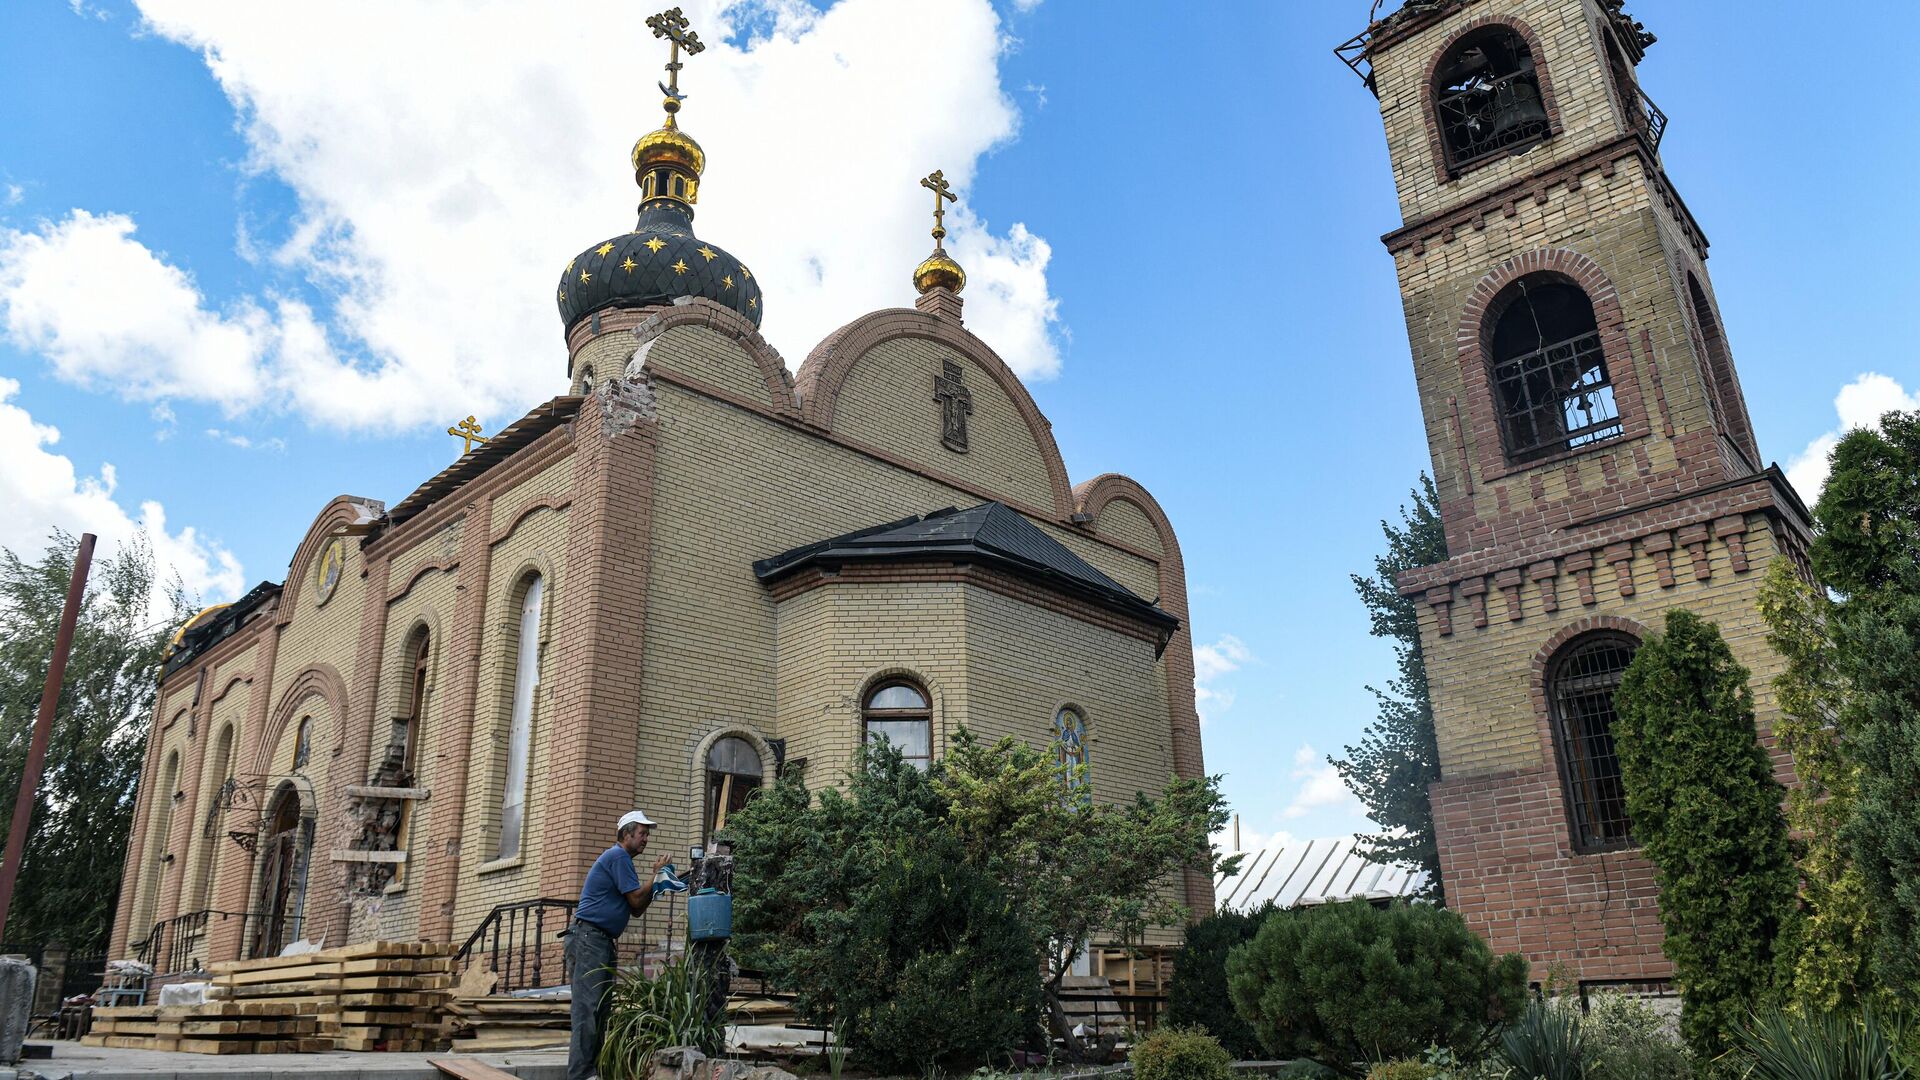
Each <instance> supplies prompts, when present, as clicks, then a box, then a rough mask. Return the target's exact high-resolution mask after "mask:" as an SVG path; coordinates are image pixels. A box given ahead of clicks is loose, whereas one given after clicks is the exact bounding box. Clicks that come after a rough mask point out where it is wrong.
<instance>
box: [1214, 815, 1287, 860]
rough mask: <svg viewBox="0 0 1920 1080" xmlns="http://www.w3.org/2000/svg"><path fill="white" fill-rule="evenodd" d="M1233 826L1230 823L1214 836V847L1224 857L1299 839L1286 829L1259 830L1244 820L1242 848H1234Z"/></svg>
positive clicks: (1241, 823)
mask: <svg viewBox="0 0 1920 1080" xmlns="http://www.w3.org/2000/svg"><path fill="white" fill-rule="evenodd" d="M1233 824H1234V823H1233V822H1231V821H1229V822H1228V823H1227V827H1226V828H1224V829H1221V830H1220V831H1219V832H1217V833H1214V834H1213V836H1212V840H1213V846H1214V847H1215V848H1216V849H1217V850H1219V852H1220V853H1221V854H1223V855H1231V854H1233V853H1234V852H1236V851H1259V850H1260V849H1261V848H1265V847H1273V846H1275V845H1285V844H1291V843H1293V842H1294V841H1295V840H1297V839H1298V837H1296V836H1294V835H1293V834H1292V833H1290V832H1288V831H1287V830H1285V829H1279V828H1274V829H1259V828H1255V827H1254V826H1252V825H1249V824H1247V822H1246V821H1244V820H1242V821H1241V822H1240V846H1239V847H1237V848H1236V847H1234V846H1233Z"/></svg>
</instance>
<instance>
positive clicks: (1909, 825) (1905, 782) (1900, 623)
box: [1812, 412, 1920, 1001]
mask: <svg viewBox="0 0 1920 1080" xmlns="http://www.w3.org/2000/svg"><path fill="white" fill-rule="evenodd" d="M1814 518H1815V520H1816V522H1817V523H1818V525H1819V532H1818V534H1817V535H1816V536H1815V538H1814V543H1813V552H1812V555H1813V564H1814V569H1815V571H1816V572H1817V573H1818V575H1819V577H1820V579H1821V582H1822V583H1823V584H1825V585H1826V586H1827V587H1828V588H1829V589H1832V590H1834V591H1835V592H1836V593H1837V594H1838V597H1837V599H1836V600H1835V601H1834V603H1833V604H1832V606H1831V607H1830V609H1829V610H1828V612H1827V615H1828V618H1827V620H1826V625H1827V628H1828V632H1829V636H1830V638H1831V641H1832V650H1831V652H1832V656H1833V658H1834V668H1835V672H1836V676H1837V678H1836V682H1837V683H1838V684H1839V685H1840V686H1841V687H1842V689H1841V692H1840V694H1839V695H1838V696H1839V699H1840V703H1839V706H1838V709H1837V712H1836V716H1835V720H1834V726H1835V727H1836V728H1837V729H1838V731H1839V732H1840V736H1841V738H1842V739H1843V740H1844V742H1843V749H1844V752H1845V754H1846V755H1847V756H1848V757H1849V758H1850V759H1851V761H1852V763H1853V765H1854V766H1855V767H1856V772H1855V774H1854V783H1855V785H1856V786H1855V791H1854V796H1853V800H1854V805H1853V809H1852V813H1851V815H1850V816H1849V817H1848V819H1847V820H1846V822H1845V823H1844V824H1843V825H1842V826H1841V831H1840V835H1841V840H1842V841H1843V843H1844V844H1845V845H1846V850H1847V852H1848V854H1850V855H1851V857H1852V859H1853V862H1854V866H1855V868H1856V869H1857V870H1858V872H1859V874H1860V880H1861V882H1862V884H1863V886H1864V892H1865V902H1866V907H1867V910H1868V912H1869V917H1870V919H1871V929H1872V938H1873V942H1874V950H1873V957H1872V971H1873V975H1874V978H1875V980H1876V981H1877V982H1878V984H1879V986H1878V989H1879V991H1880V992H1881V993H1884V994H1886V995H1888V996H1889V997H1890V998H1891V999H1893V1000H1896V1001H1915V1000H1920V798H1915V795H1914V793H1915V792H1917V791H1920V412H1912V413H1897V412H1895V413H1888V414H1886V415H1885V416H1883V417H1882V418H1881V421H1880V430H1879V431H1869V430H1858V431H1853V432H1850V433H1848V434H1847V435H1846V436H1845V437H1844V438H1842V439H1841V440H1840V442H1839V444H1838V445H1837V446H1836V447H1835V448H1834V451H1833V457H1832V471H1831V472H1830V474H1829V475H1828V478H1827V485H1826V488H1825V490H1824V491H1823V492H1822V494H1821V497H1820V501H1819V503H1818V505H1817V506H1816V507H1815V509H1814Z"/></svg>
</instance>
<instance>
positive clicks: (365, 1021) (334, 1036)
mask: <svg viewBox="0 0 1920 1080" xmlns="http://www.w3.org/2000/svg"><path fill="white" fill-rule="evenodd" d="M212 971H213V988H212V991H211V996H212V997H214V998H216V999H218V1000H219V1001H220V1002H226V1003H234V1002H245V1003H249V1004H269V1003H276V1004H278V1005H280V1006H282V1007H286V1008H290V1009H293V1010H296V1011H297V1013H298V1014H299V1015H301V1016H307V1017H311V1018H313V1019H315V1020H316V1021H317V1022H318V1027H317V1029H316V1033H317V1034H318V1035H319V1036H322V1037H325V1038H330V1039H331V1040H332V1041H333V1046H332V1048H333V1049H336V1050H435V1049H439V1048H440V1047H441V1046H442V1045H443V1044H444V1041H445V1037H446V1031H445V1026H444V1024H443V1019H444V1015H443V1008H444V1005H445V1003H446V999H447V995H448V992H449V990H450V988H451V987H452V986H453V974H452V972H453V947H452V946H450V945H443V944H436V943H424V942H392V941H372V942H367V943H365V944H361V945H348V946H344V947H342V948H338V949H328V950H325V951H323V952H315V953H307V954H305V955H303V956H278V957H266V958H261V959H258V960H236V961H232V962H229V963H224V964H215V965H213V967H212Z"/></svg>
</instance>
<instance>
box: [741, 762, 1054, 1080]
mask: <svg viewBox="0 0 1920 1080" xmlns="http://www.w3.org/2000/svg"><path fill="white" fill-rule="evenodd" d="M728 832H729V833H730V834H732V836H733V838H734V841H735V843H736V851H737V859H736V862H735V871H734V894H733V895H734V902H735V904H736V905H737V906H736V909H735V914H736V918H737V922H736V931H737V932H736V936H735V938H734V947H735V948H736V950H738V952H739V953H740V955H741V958H742V962H743V963H744V964H746V965H747V966H749V967H753V968H758V969H760V970H763V971H765V972H766V973H767V975H768V977H769V978H770V979H771V980H772V981H773V982H775V983H776V984H777V985H780V986H783V987H786V988H788V989H790V990H792V991H794V992H795V993H796V995H797V1000H796V1001H795V1007H796V1009H797V1010H798V1011H799V1012H800V1014H801V1015H802V1016H805V1017H806V1018H808V1020H810V1021H811V1022H814V1023H818V1024H820V1025H822V1026H824V1027H828V1028H833V1029H835V1030H837V1031H839V1032H840V1033H841V1037H842V1038H844V1039H845V1040H846V1043H847V1045H848V1046H849V1047H851V1048H852V1049H853V1051H854V1053H855V1054H856V1055H857V1056H858V1057H859V1058H860V1060H862V1061H863V1062H864V1063H865V1064H867V1065H868V1066H869V1067H872V1068H875V1069H878V1070H882V1071H906V1072H909V1073H915V1074H926V1073H928V1072H930V1071H931V1070H932V1069H934V1068H936V1067H938V1068H943V1069H953V1068H956V1067H961V1066H966V1067H971V1066H972V1065H975V1064H979V1063H981V1062H984V1061H986V1060H988V1059H990V1058H992V1057H994V1056H997V1055H1002V1054H1005V1053H1006V1052H1008V1051H1010V1050H1012V1049H1013V1048H1014V1047H1016V1046H1019V1045H1021V1044H1023V1043H1025V1042H1026V1040H1027V1039H1028V1037H1029V1036H1030V1035H1031V1033H1032V1032H1033V1030H1034V1027H1035V1023H1036V1021H1037V1019H1038V1016H1039V1005H1040V980H1039V975H1038V968H1037V966H1036V965H1035V963H1034V962H1033V958H1034V953H1035V950H1034V944H1033V939H1032V935H1031V933H1030V932H1029V931H1028V930H1027V928H1026V927H1025V926H1024V925H1023V924H1022V923H1021V921H1020V918H1019V914H1018V912H1017V910H1016V909H1015V907H1014V905H1013V903H1012V901H1011V898H1010V897H1009V895H1008V894H1007V893H1006V892H1005V891H1004V890H1002V889H1000V888H999V887H998V885H997V883H995V882H994V881H992V880H991V879H990V878H988V877H987V876H986V875H985V874H983V873H982V872H981V871H980V870H979V869H978V868H976V867H974V866H971V865H969V864H968V862H967V858H966V852H965V851H964V850H963V849H962V847H961V845H960V843H959V841H958V838H957V837H955V836H954V834H953V832H952V830H951V829H949V828H948V827H947V824H946V805H945V803H944V801H943V800H942V799H941V797H940V795H939V793H938V792H936V791H935V790H934V787H933V783H932V781H931V779H930V778H929V777H928V776H927V775H926V774H925V773H922V772H920V771H919V770H917V769H915V768H913V767H912V766H910V765H907V764H906V763H904V762H903V761H902V760H901V757H900V754H899V753H898V751H896V750H893V749H892V748H890V747H881V748H878V749H876V750H873V751H871V752H866V751H863V752H862V753H861V755H860V757H859V759H858V760H857V762H856V764H855V766H854V768H853V770H852V772H851V774H850V775H849V776H848V778H847V788H846V790H845V791H844V792H843V791H841V790H839V789H836V788H831V787H830V788H826V789H824V790H823V791H821V792H820V795H819V798H818V799H817V800H815V799H814V798H813V797H812V796H810V795H809V794H808V792H807V789H806V787H805V785H804V784H803V783H802V782H801V780H800V778H799V776H798V774H797V773H795V774H789V775H788V776H786V777H783V778H782V779H781V780H780V782H779V783H777V784H776V785H774V787H773V788H772V789H771V790H770V791H766V792H764V793H762V794H761V795H760V796H759V797H757V798H756V799H754V800H753V801H752V802H749V803H748V804H747V806H746V807H745V808H744V809H742V810H741V811H740V812H739V813H737V814H736V815H734V817H733V818H732V819H731V820H730V821H729V822H728Z"/></svg>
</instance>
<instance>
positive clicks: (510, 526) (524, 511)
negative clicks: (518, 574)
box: [492, 495, 573, 544]
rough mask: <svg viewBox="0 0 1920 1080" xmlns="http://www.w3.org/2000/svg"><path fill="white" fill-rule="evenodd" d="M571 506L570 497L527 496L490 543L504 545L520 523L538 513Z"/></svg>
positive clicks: (571, 500)
mask: <svg viewBox="0 0 1920 1080" xmlns="http://www.w3.org/2000/svg"><path fill="white" fill-rule="evenodd" d="M572 505H573V496H572V495H529V496H527V500H526V501H525V502H523V503H521V504H520V505H519V506H517V507H515V508H514V510H513V514H512V516H511V517H510V518H508V520H507V527H506V528H504V529H501V530H500V531H499V532H498V533H495V534H494V535H493V537H492V543H495V544H499V543H504V542H505V541H506V540H507V539H508V538H509V537H511V536H512V535H513V533H514V530H515V529H518V528H519V527H520V523H521V522H523V521H525V520H527V519H528V518H530V517H532V516H533V515H534V514H535V513H536V512H538V511H541V510H553V511H560V510H565V509H566V508H567V507H569V506H572Z"/></svg>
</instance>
